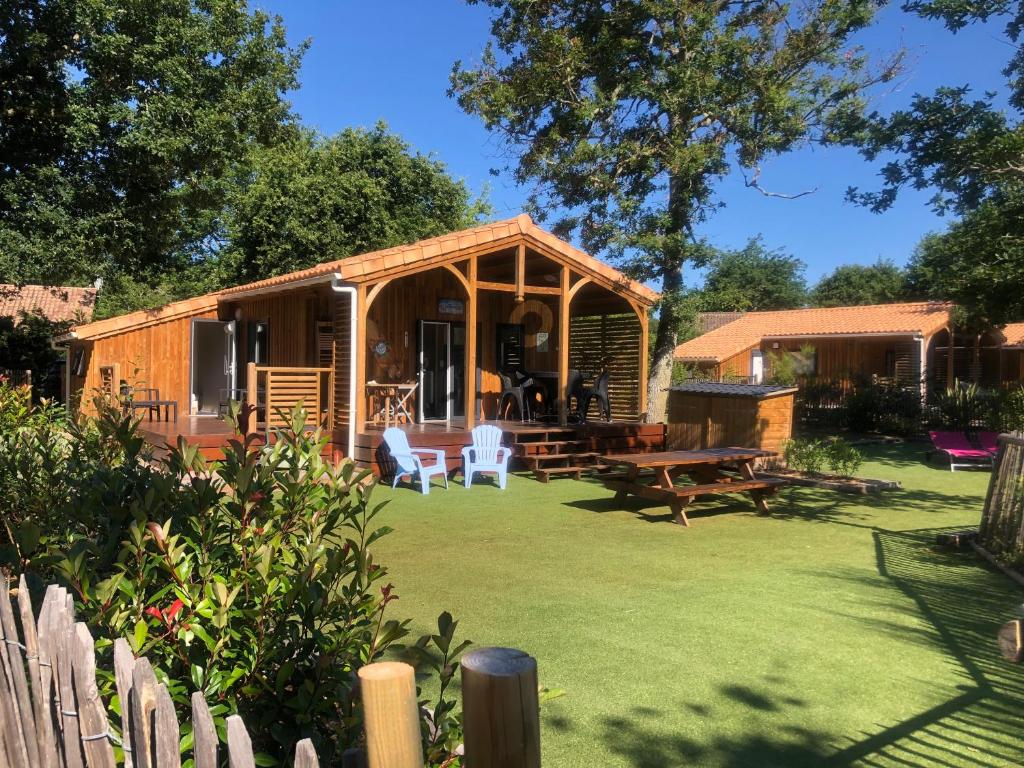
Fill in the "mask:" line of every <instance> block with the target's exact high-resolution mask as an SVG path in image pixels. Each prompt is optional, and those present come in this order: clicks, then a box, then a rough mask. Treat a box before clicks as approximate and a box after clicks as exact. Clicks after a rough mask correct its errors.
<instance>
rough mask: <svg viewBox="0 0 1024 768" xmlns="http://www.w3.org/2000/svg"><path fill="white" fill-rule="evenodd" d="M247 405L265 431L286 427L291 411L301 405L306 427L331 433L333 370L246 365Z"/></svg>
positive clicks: (332, 419)
mask: <svg viewBox="0 0 1024 768" xmlns="http://www.w3.org/2000/svg"><path fill="white" fill-rule="evenodd" d="M245 381H246V401H247V402H249V403H255V404H256V405H257V408H258V410H259V411H260V416H259V420H260V421H261V422H262V424H264V425H265V426H266V428H267V429H273V428H275V427H282V426H285V425H286V424H287V423H288V415H289V413H290V412H291V410H292V409H293V408H294V407H295V406H297V405H299V404H300V403H301V404H302V406H303V408H305V410H306V425H307V426H312V427H326V428H327V429H331V428H332V427H333V426H334V425H333V421H334V414H333V410H334V409H333V408H332V398H333V396H334V370H333V369H332V368H285V367H271V366H258V365H256V364H255V363H249V365H248V367H247V369H246V379H245Z"/></svg>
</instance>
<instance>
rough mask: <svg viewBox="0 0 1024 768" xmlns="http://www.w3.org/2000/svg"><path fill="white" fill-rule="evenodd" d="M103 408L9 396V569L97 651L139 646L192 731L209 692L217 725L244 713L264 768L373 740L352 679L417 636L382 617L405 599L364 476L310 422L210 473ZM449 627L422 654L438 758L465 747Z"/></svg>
mask: <svg viewBox="0 0 1024 768" xmlns="http://www.w3.org/2000/svg"><path fill="white" fill-rule="evenodd" d="M95 407H96V408H97V409H98V415H97V416H96V417H95V418H83V419H80V420H78V421H77V422H71V423H66V422H65V421H64V420H63V419H62V418H61V417H60V414H59V412H58V411H53V410H49V408H50V407H49V406H43V407H41V408H38V409H35V410H32V409H31V408H30V407H29V406H28V404H27V402H26V401H25V400H24V398H23V397H22V398H20V399H19V397H18V396H17V394H16V393H15V392H13V390H12V388H6V389H5V388H3V387H0V409H2V411H0V414H3V418H2V420H0V426H2V431H0V494H2V498H3V499H4V504H5V508H4V514H3V522H4V529H3V539H2V540H0V556H2V562H0V566H3V567H5V568H8V569H11V570H14V571H16V572H17V571H24V572H27V573H28V574H29V575H30V576H31V578H32V580H33V582H34V583H36V584H40V583H43V582H48V581H53V580H58V581H60V582H61V583H63V584H66V585H67V586H68V587H69V588H71V589H72V590H73V592H74V594H75V595H76V598H77V603H78V605H77V611H78V615H79V617H80V618H81V619H82V620H84V621H86V622H88V623H89V625H90V626H91V628H92V630H93V632H94V634H95V635H96V636H97V649H98V651H99V652H101V653H103V652H108V651H109V649H110V647H111V645H112V642H113V639H114V638H117V637H125V638H127V639H128V641H129V643H130V644H131V646H132V649H133V651H134V652H135V653H136V654H138V655H145V656H146V657H147V658H148V659H149V660H150V661H151V662H152V663H153V665H154V667H156V669H157V670H158V674H159V675H160V676H161V679H166V681H167V683H168V689H169V691H170V693H171V696H172V698H173V700H174V702H175V705H176V706H177V707H178V709H179V714H180V715H181V719H182V722H184V721H185V720H186V719H187V718H186V717H185V714H186V712H187V710H188V707H189V696H190V694H191V692H192V691H201V692H202V693H203V695H204V696H205V697H206V699H207V701H208V702H209V703H210V705H211V709H212V712H213V713H214V718H215V722H216V724H217V725H218V730H220V731H223V724H224V723H223V721H224V718H225V717H226V716H227V715H229V714H231V713H234V712H238V713H239V714H241V715H242V716H243V717H244V718H245V721H246V724H247V725H248V727H249V731H250V734H251V735H252V736H253V741H254V744H255V746H256V748H257V750H260V751H262V752H264V753H266V755H267V759H268V760H271V759H273V760H278V761H283V760H284V759H285V758H286V757H287V756H289V755H290V754H291V752H292V750H293V748H294V744H295V742H296V741H298V740H299V739H301V738H304V737H307V736H308V737H311V738H313V740H314V741H315V742H316V744H317V749H318V752H319V754H320V756H321V758H322V759H326V760H328V761H331V760H336V759H338V757H339V755H340V751H341V750H343V749H345V748H348V747H350V746H353V745H356V744H358V743H359V741H360V738H361V730H362V726H361V712H360V708H359V697H358V692H357V689H356V681H357V677H356V674H355V673H356V671H357V670H358V668H359V667H360V666H362V665H364V664H367V663H370V662H372V661H374V660H377V659H379V658H380V657H381V656H382V654H384V653H386V652H388V650H389V648H395V647H396V642H397V641H398V640H400V639H401V638H402V637H403V636H404V635H405V634H406V633H407V622H404V621H398V620H395V619H391V618H388V617H387V616H386V613H387V612H388V606H389V605H390V604H391V603H393V602H394V601H395V600H396V599H397V595H396V594H395V592H394V588H393V586H392V585H391V584H390V583H388V582H387V570H386V568H384V567H383V566H382V565H381V564H379V563H378V562H377V561H376V559H375V558H374V556H373V548H374V544H375V542H377V541H378V540H379V539H380V538H381V537H383V536H385V535H387V534H388V533H389V532H390V529H389V528H388V527H387V526H383V525H380V524H379V522H378V521H377V515H378V514H379V513H380V510H381V508H382V505H376V506H374V505H373V504H371V493H372V489H373V484H372V482H370V481H369V478H368V473H366V472H357V471H356V470H355V468H354V465H353V464H352V462H350V461H345V462H343V463H341V464H340V465H338V466H333V465H331V464H330V463H328V462H326V461H324V459H323V458H322V449H323V447H324V443H325V439H324V438H323V437H322V435H321V434H320V433H319V432H314V433H307V432H305V431H304V430H303V428H302V425H303V424H304V423H305V414H304V413H302V411H301V410H296V411H294V412H293V413H292V414H291V423H290V425H289V427H287V428H286V429H283V430H281V431H280V432H279V433H278V435H277V437H276V439H275V441H274V442H273V443H272V445H270V446H268V447H265V448H261V447H260V446H259V445H258V444H257V443H256V442H254V441H255V440H256V439H257V438H256V437H255V436H248V437H244V438H243V437H238V438H237V439H235V440H233V441H232V442H231V444H230V445H229V447H228V448H227V449H226V451H225V458H224V460H223V461H221V462H215V463H213V464H210V465H207V464H206V463H205V462H204V461H203V459H202V457H201V456H200V454H199V451H198V449H197V448H196V447H195V446H191V445H189V444H187V443H186V442H185V441H184V440H180V441H179V443H178V445H177V446H176V447H174V448H173V449H171V450H170V451H169V452H168V454H167V455H166V456H163V457H154V456H153V455H151V453H150V452H149V450H148V448H147V447H146V443H145V441H144V440H143V439H142V437H141V436H140V435H139V433H138V431H137V427H138V421H137V420H135V419H133V418H132V417H131V416H127V415H124V414H123V413H122V411H121V408H120V407H119V405H118V403H116V402H107V401H105V400H103V399H99V400H97V401H96V403H95ZM237 417H238V411H237V409H236V410H235V411H233V413H232V414H231V418H233V419H237ZM455 627H456V624H455V622H453V621H452V620H451V617H450V616H447V614H445V615H444V616H442V618H441V619H440V620H439V629H438V634H437V635H433V636H428V637H426V638H422V639H421V640H420V641H419V642H418V643H417V644H416V647H417V648H419V649H422V650H425V649H427V648H429V647H433V648H436V649H438V650H439V651H440V654H441V663H440V664H441V665H440V667H438V668H437V670H436V671H438V673H439V674H440V676H441V682H442V685H441V698H440V700H439V702H438V704H437V706H436V707H435V708H434V710H433V711H434V713H435V715H434V718H435V719H434V723H436V727H431V728H428V729H426V730H427V731H428V732H427V733H425V743H426V745H427V746H428V747H429V749H430V750H431V754H432V755H433V756H435V757H436V758H437V761H438V762H441V761H442V760H445V759H447V758H448V757H449V756H450V754H451V751H452V750H453V749H454V748H455V746H457V744H458V742H459V740H460V738H461V736H460V730H459V721H458V718H457V716H456V715H455V714H454V713H453V706H454V705H453V702H452V700H451V698H450V696H448V695H446V692H447V690H448V688H449V686H450V683H451V677H452V674H453V673H454V668H455V666H456V665H457V657H458V655H459V653H461V651H462V650H463V649H464V647H465V645H466V644H465V643H455V642H454V634H455ZM428 666H429V665H428ZM102 692H103V695H104V696H105V697H109V696H112V695H113V691H112V689H110V687H109V685H108V686H107V687H106V688H105V690H103V691H102ZM187 742H188V735H187V734H186V737H185V740H184V742H183V743H186V744H187Z"/></svg>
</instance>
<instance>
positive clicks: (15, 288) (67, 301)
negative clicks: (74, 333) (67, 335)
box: [0, 284, 96, 325]
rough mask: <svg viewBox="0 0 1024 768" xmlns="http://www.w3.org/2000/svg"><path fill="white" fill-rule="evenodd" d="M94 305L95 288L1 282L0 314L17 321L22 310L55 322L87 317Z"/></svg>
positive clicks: (78, 319)
mask: <svg viewBox="0 0 1024 768" xmlns="http://www.w3.org/2000/svg"><path fill="white" fill-rule="evenodd" d="M95 306H96V289H95V288H76V287H72V286H57V285H11V284H0V317H13V318H14V322H15V324H16V325H17V324H18V323H19V322H21V317H22V314H23V313H26V314H39V315H42V316H43V317H45V318H46V319H47V320H51V321H53V322H55V323H59V322H65V321H72V322H73V321H76V320H77V321H79V322H81V321H83V320H85V321H88V320H89V318H91V317H92V311H93V309H94V308H95Z"/></svg>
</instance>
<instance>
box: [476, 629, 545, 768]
mask: <svg viewBox="0 0 1024 768" xmlns="http://www.w3.org/2000/svg"><path fill="white" fill-rule="evenodd" d="M461 666H462V718H463V728H464V730H465V746H466V755H465V763H464V765H465V768H540V706H539V702H538V691H537V661H536V660H535V659H534V658H533V657H532V656H530V655H529V654H526V653H523V652H522V651H517V650H515V649H514V648H480V649H477V650H475V651H471V652H470V653H467V654H466V655H465V656H463V658H462V665H461Z"/></svg>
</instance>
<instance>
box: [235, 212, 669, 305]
mask: <svg viewBox="0 0 1024 768" xmlns="http://www.w3.org/2000/svg"><path fill="white" fill-rule="evenodd" d="M522 240H525V241H526V242H527V243H528V244H529V245H531V246H532V247H534V248H535V249H536V250H538V251H540V252H542V253H546V254H547V255H552V256H555V257H556V258H561V259H562V260H564V261H567V262H570V263H571V264H572V266H573V267H574V268H576V270H577V271H578V272H581V273H583V274H586V275H587V276H588V277H591V278H592V279H596V280H597V281H598V282H601V283H604V284H605V285H607V286H608V287H615V288H617V289H618V290H620V291H623V292H625V293H629V294H631V296H632V298H634V299H635V300H637V301H638V302H640V303H641V304H643V305H645V306H651V305H652V304H654V303H655V302H656V301H657V300H658V299H659V298H660V294H659V293H658V292H657V291H654V290H651V289H650V288H648V287H647V286H646V285H644V284H643V283H640V282H637V281H636V280H631V279H630V278H628V277H626V276H625V275H624V274H622V273H621V272H619V271H618V270H617V269H615V268H614V267H610V266H608V265H607V264H605V263H604V262H603V261H600V260H599V259H596V258H594V257H593V256H591V255H590V254H589V253H585V252H584V251H581V250H580V249H579V248H576V247H575V246H573V245H572V244H570V243H567V242H566V241H564V240H562V239H560V238H558V237H555V236H554V235H552V234H551V233H550V232H547V231H546V230H543V229H541V228H540V227H538V226H537V225H536V224H534V223H533V220H532V219H530V217H529V216H527V215H526V214H525V213H521V214H519V215H518V216H516V217H515V218H512V219H504V220H502V221H495V222H492V223H490V224H483V225H481V226H479V227H473V228H472V229H464V230H462V231H460V232H452V233H450V234H447V235H440V236H438V237H431V238H428V239H427V240H420V241H418V242H415V243H410V244H409V245H399V246H395V247H393V248H385V249H383V250H379V251H371V252H370V253H363V254H360V255H357V256H348V257H346V258H343V259H336V260H334V261H325V262H324V263H322V264H317V265H316V266H313V267H309V268H307V269H301V270H298V271H297V272H289V273H288V274H284V275H277V276H276V277H268V278H266V279H265V280H258V281H256V282H255V283H249V284H248V285H239V286H236V287H234V288H226V289H225V290H223V291H221V296H223V297H225V298H227V297H230V296H232V295H233V294H236V293H246V292H249V291H257V290H262V289H265V288H271V287H274V286H279V285H285V284H286V283H293V282H298V281H301V280H309V279H312V278H316V277H321V276H326V275H331V274H337V275H340V278H341V280H343V281H344V282H351V283H368V282H375V281H377V280H380V279H382V278H384V277H392V276H398V275H400V274H403V273H407V272H416V271H419V270H421V269H424V268H429V267H430V266H434V265H440V264H443V263H445V262H448V261H452V260H454V259H458V258H459V257H460V255H461V253H462V252H463V251H469V250H472V249H477V248H480V249H483V250H494V249H496V248H501V247H502V246H504V245H508V246H511V245H515V244H517V243H519V242H520V241H522Z"/></svg>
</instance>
